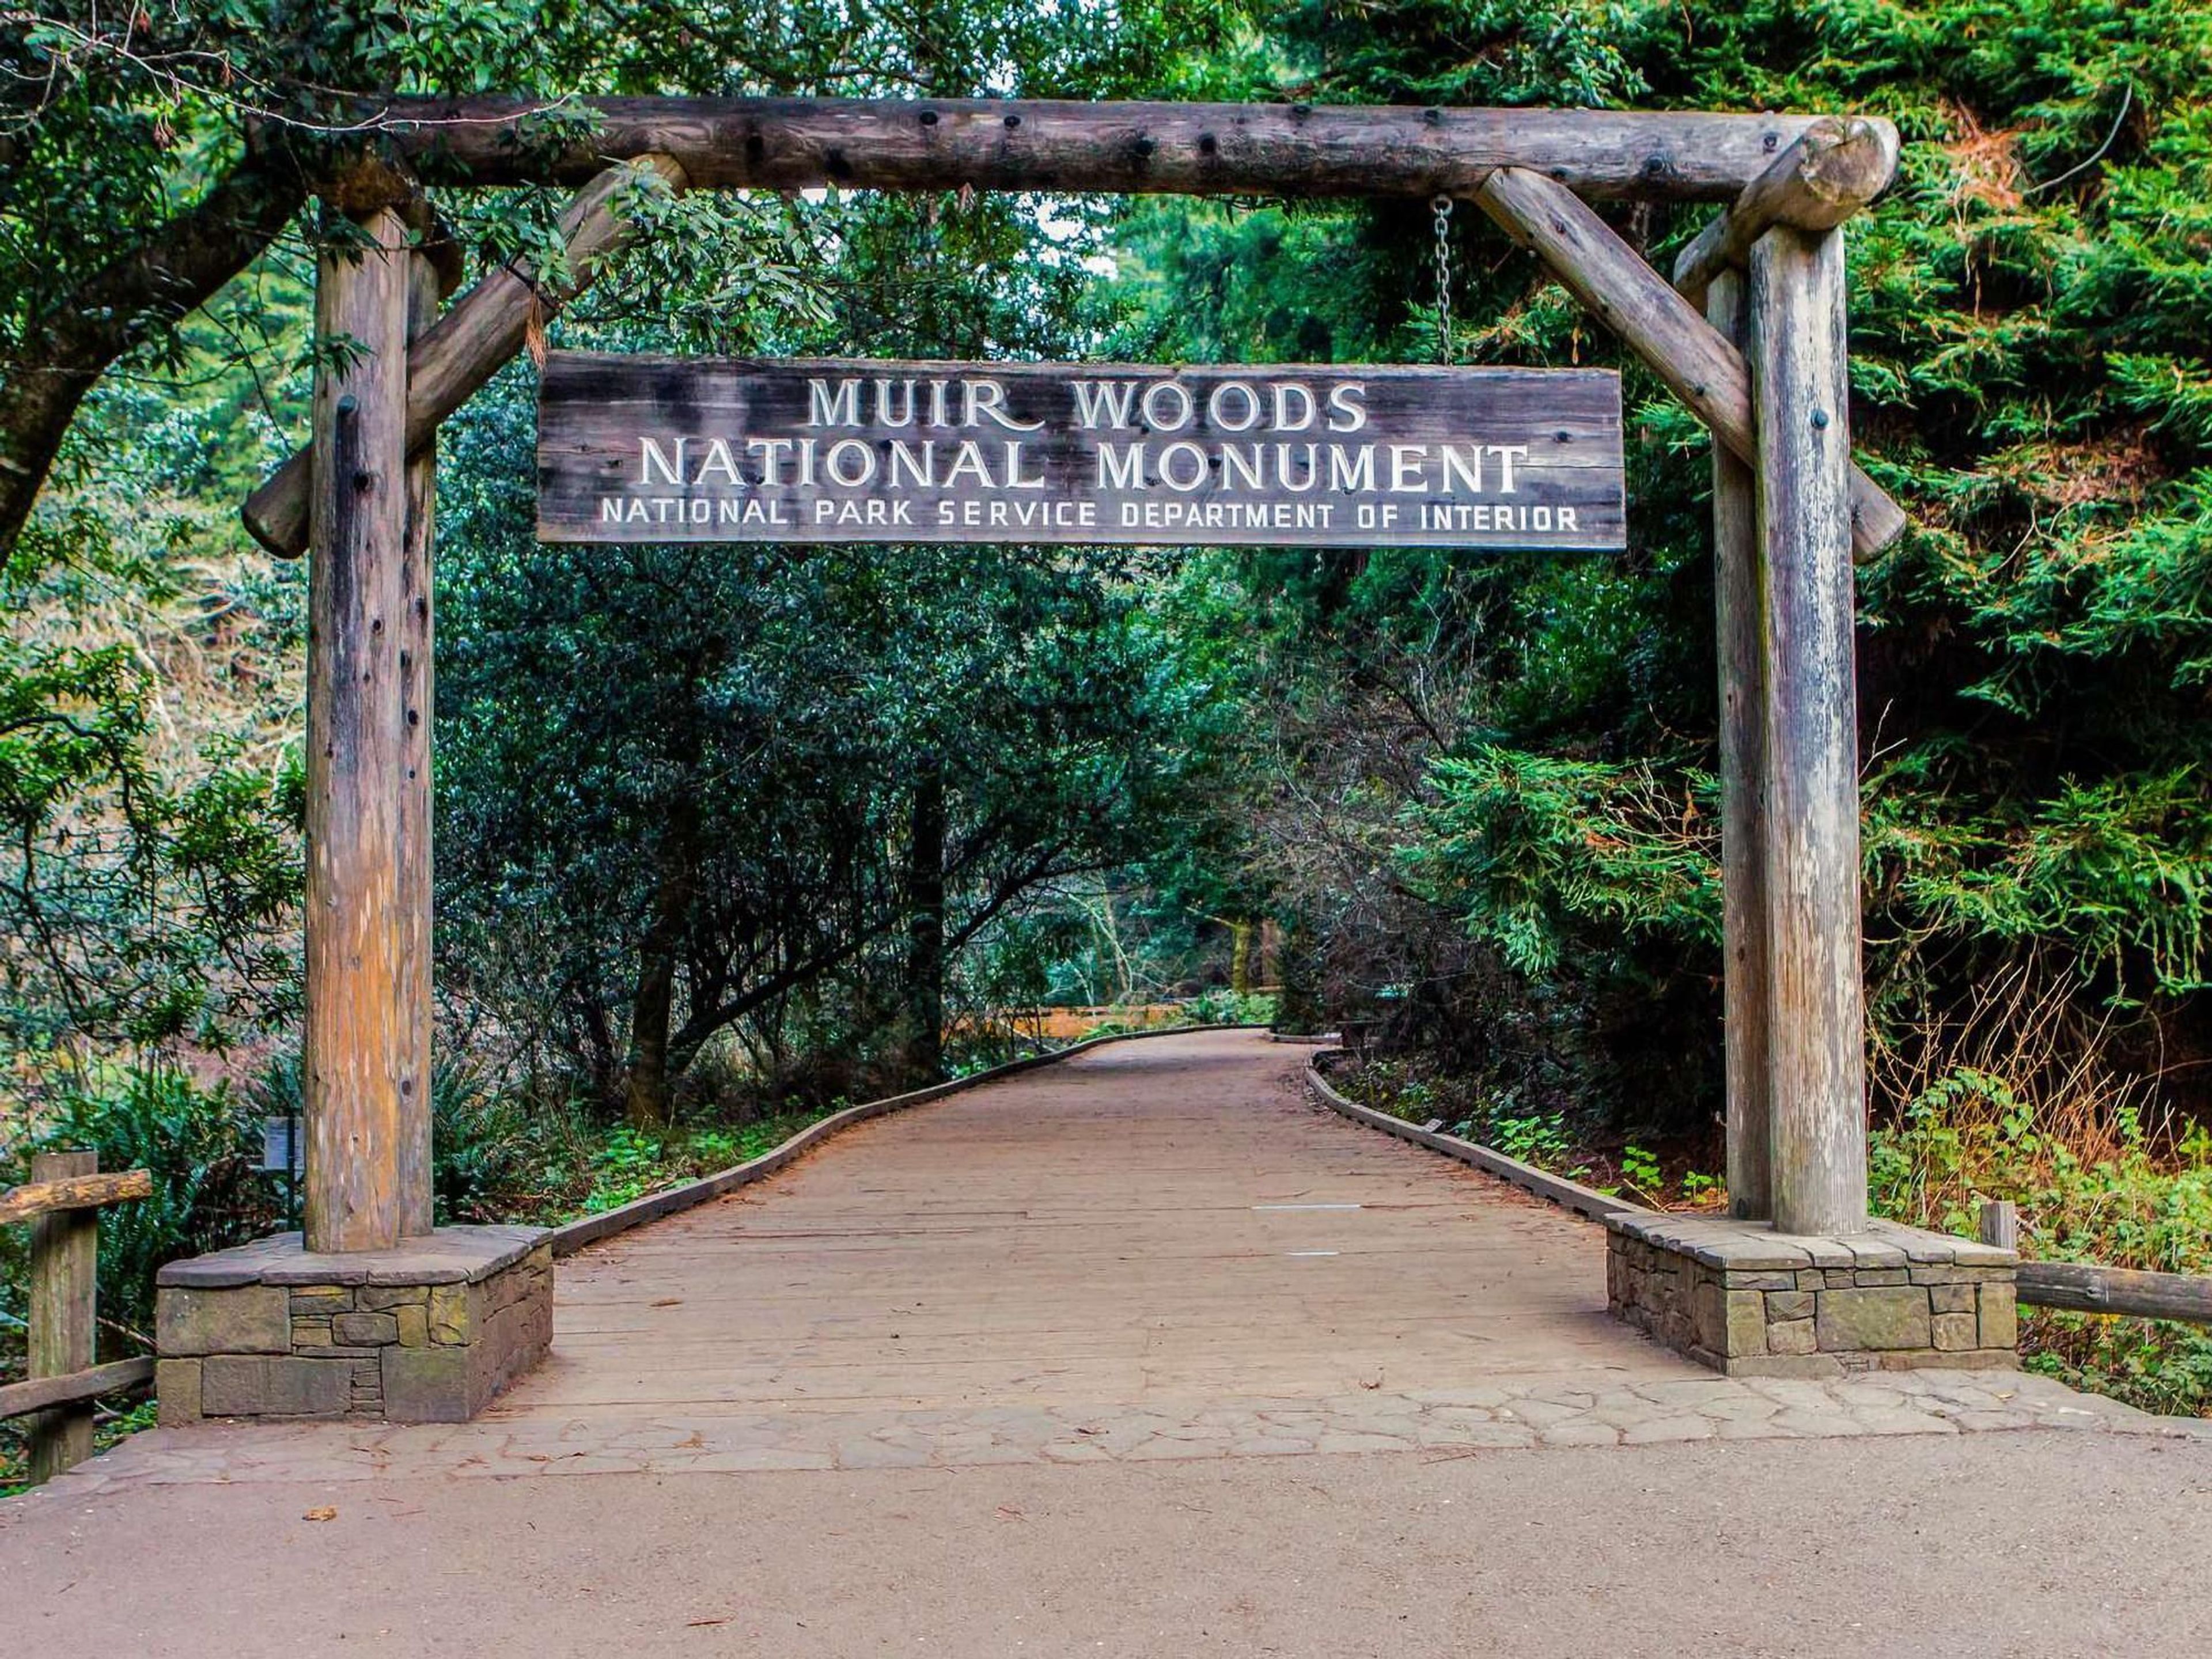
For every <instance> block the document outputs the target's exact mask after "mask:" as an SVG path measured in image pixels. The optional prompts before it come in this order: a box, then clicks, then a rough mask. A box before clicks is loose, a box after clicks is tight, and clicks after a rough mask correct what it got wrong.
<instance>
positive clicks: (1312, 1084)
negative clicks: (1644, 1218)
mask: <svg viewBox="0 0 2212 1659" xmlns="http://www.w3.org/2000/svg"><path fill="white" fill-rule="evenodd" d="M1344 1052H1345V1050H1343V1049H1341V1048H1333V1049H1329V1050H1328V1051H1327V1052H1326V1053H1324V1054H1316V1055H1315V1056H1314V1059H1315V1060H1324V1059H1327V1058H1328V1055H1329V1054H1342V1053H1344ZM1306 1092H1307V1093H1308V1094H1310V1095H1311V1096H1312V1097H1314V1098H1315V1099H1316V1100H1317V1101H1319V1102H1321V1103H1322V1105H1324V1106H1327V1107H1328V1108H1329V1109H1331V1110H1332V1111H1334V1112H1339V1113H1340V1114H1342V1115H1344V1116H1346V1117H1348V1118H1350V1119H1352V1121H1354V1122H1356V1123H1364V1124H1366V1125H1367V1126H1368V1127H1370V1128H1372V1129H1380V1130H1382V1131H1383V1133H1384V1134H1389V1135H1395V1136H1397V1137H1398V1139H1401V1140H1410V1141H1413V1143H1414V1144H1415V1145H1417V1146H1426V1147H1427V1148H1428V1149H1429V1150H1430V1151H1431V1152H1442V1153H1443V1155H1444V1156H1445V1157H1446V1158H1457V1159H1458V1160H1459V1161H1460V1162H1461V1163H1462V1164H1473V1165H1474V1167H1475V1168H1476V1169H1478V1170H1482V1171H1483V1172H1484V1173H1485V1174H1486V1175H1494V1176H1498V1178H1499V1179H1500V1180H1501V1181H1510V1182H1512V1183H1513V1184H1514V1185H1515V1186H1516V1187H1518V1188H1521V1189H1522V1191H1524V1192H1529V1193H1534V1194H1535V1195H1536V1196H1537V1197H1539V1198H1542V1199H1548V1200H1551V1201H1552V1202H1553V1203H1554V1204H1556V1205H1558V1206H1559V1207H1560V1208H1561V1209H1563V1210H1571V1211H1573V1212H1574V1213H1575V1214H1577V1215H1578V1216H1583V1217H1585V1218H1588V1219H1589V1220H1591V1221H1603V1220H1604V1219H1605V1218H1606V1217H1607V1216H1609V1215H1621V1214H1625V1213H1630V1212H1633V1213H1637V1214H1641V1215H1650V1214H1651V1213H1653V1212H1651V1211H1650V1210H1647V1209H1646V1208H1645V1207H1644V1206H1643V1205H1641V1204H1634V1203H1631V1202H1630V1201H1629V1200H1627V1199H1625V1198H1608V1197H1607V1195H1606V1194H1603V1193H1601V1192H1599V1191H1598V1190H1597V1189H1596V1188H1594V1187H1585V1186H1583V1184H1582V1182H1578V1181H1569V1180H1568V1179H1567V1178H1566V1177H1565V1176H1555V1175H1548V1174H1547V1173H1546V1172H1545V1171H1543V1170H1540V1169H1538V1168H1536V1166H1535V1165H1534V1164H1523V1163H1522V1161H1521V1160H1520V1159H1519V1158H1508V1157H1506V1156H1505V1154H1504V1153H1503V1152H1493V1151H1492V1150H1491V1149H1490V1148H1489V1147H1487V1146H1476V1145H1475V1144H1474V1142H1473V1141H1471V1140H1462V1139H1460V1138H1459V1137H1458V1136H1457V1135H1448V1134H1444V1133H1442V1132H1441V1131H1438V1130H1436V1129H1424V1128H1422V1127H1420V1126H1419V1124H1414V1123H1408V1122H1407V1121H1405V1120H1404V1119H1403V1118H1396V1117H1392V1116H1391V1115H1389V1113H1388V1112H1378V1111H1376V1109H1374V1108H1373V1107H1371V1106H1362V1105H1360V1104H1359V1103H1358V1102H1356V1101H1351V1100H1346V1098H1345V1097H1343V1096H1342V1095H1340V1094H1339V1093H1337V1091H1335V1090H1334V1089H1332V1088H1330V1087H1329V1086H1328V1082H1327V1080H1326V1079H1323V1078H1322V1074H1321V1071H1320V1068H1319V1066H1316V1065H1313V1064H1309V1065H1308V1066H1306Z"/></svg>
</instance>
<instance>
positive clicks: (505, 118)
mask: <svg viewBox="0 0 2212 1659" xmlns="http://www.w3.org/2000/svg"><path fill="white" fill-rule="evenodd" d="M548 112H560V118H559V119H557V120H549V119H548V118H547V113H548ZM579 112H588V113H589V114H590V115H591V116H592V117H593V118H594V120H595V123H596V125H595V126H594V128H593V130H592V131H591V132H590V133H589V134H588V136H584V137H578V136H577V132H576V125H575V121H574V116H575V115H576V114H577V113H579ZM363 113H364V117H365V118H368V119H371V120H374V121H376V122H377V123H378V125H380V126H382V127H383V129H384V130H385V131H386V133H387V134H388V135H389V136H390V137H391V138H392V142H393V143H395V145H396V147H397V148H398V150H399V152H400V153H401V154H403V155H406V156H408V157H410V158H411V159H412V160H413V161H415V162H416V164H417V165H418V166H419V167H421V169H422V174H423V176H424V177H425V178H426V179H432V180H435V181H447V180H450V181H453V182H466V183H471V184H480V185H497V184H523V183H568V184H573V183H577V182H580V180H582V179H587V178H589V177H591V176H592V174H593V173H596V172H598V171H599V168H601V167H605V165H606V164H607V163H608V162H609V161H619V160H623V159H624V158H627V157H634V156H639V155H647V154H651V153H656V152H657V153H660V154H664V155H671V156H673V157H674V158H675V159H676V160H677V161H678V162H680V163H681V164H682V165H683V167H684V171H685V172H686V173H688V174H689V175H690V179H691V182H692V184H693V185H695V186H696V187H697V188H701V189H768V190H805V189H811V188H814V187H816V186H818V185H841V186H843V187H845V188H848V189H866V190H957V189H959V188H960V187H962V186H963V185H972V186H974V187H975V189H978V190H1015V191H1122V192H1127V193H1131V194H1146V193H1158V192H1175V193H1182V194H1190V195H1200V196H1291V197H1295V196H1323V197H1326V196H1340V197H1342V196H1416V197H1426V196H1431V195H1433V194H1435V193H1437V191H1448V192H1449V193H1451V194H1454V195H1466V194H1468V193H1470V192H1471V191H1474V189H1475V188H1476V187H1477V186H1478V185H1480V184H1481V182H1482V180H1483V179H1484V177H1485V176H1486V175H1487V174H1488V173H1489V172H1490V171H1491V170H1492V168H1494V167H1530V168H1534V169H1537V170H1540V171H1541V172H1543V173H1547V174H1549V175H1550V176H1552V177H1553V178H1556V179H1559V180H1560V181H1561V182H1562V183H1564V184H1565V185H1566V186H1567V187H1568V188H1570V189H1571V190H1574V191H1579V192H1581V193H1583V194H1584V195H1589V196H1595V197H1637V198H1643V199H1669V198H1672V199H1685V198H1686V199H1703V200H1715V201H1725V200H1727V199H1728V198H1729V197H1733V196H1735V194H1736V192H1737V191H1740V190H1741V189H1742V188H1743V186H1744V185H1747V184H1748V183H1750V182H1751V180H1752V179H1754V178H1756V177H1757V176H1758V175H1759V172H1760V171H1761V170H1762V169H1763V168H1765V167H1766V166H1767V165H1768V164H1769V163H1770V162H1771V161H1773V159H1774V157H1775V156H1776V155H1778V154H1779V153H1780V152H1781V151H1782V150H1783V149H1784V148H1785V147H1786V146H1788V145H1789V144H1790V142H1791V141H1792V140H1794V139H1795V138H1796V137H1797V136H1798V135H1799V134H1800V133H1802V132H1803V131H1805V130H1806V129H1807V128H1808V126H1809V125H1811V124H1812V122H1813V121H1814V119H1815V118H1814V117H1811V116H1795V115H1712V114H1704V113H1696V112H1666V113H1657V114H1646V113H1639V112H1631V111H1613V110H1552V109H1444V108H1425V109H1424V108H1411V107H1383V108H1375V107H1358V106H1343V105H1305V104H1182V103H1110V102H1073V101H1066V102H1055V101H1037V100H957V99H946V100H863V99H806V98H688V99H687V98H576V99H569V100H562V101H561V102H559V103H557V104H555V103H549V102H544V101H538V100H527V99H519V98H469V99H461V100H435V99H397V100H391V101H389V102H387V103H386V104H385V105H383V106H380V108H379V109H376V110H373V111H364V112H363Z"/></svg>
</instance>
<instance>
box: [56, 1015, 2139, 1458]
mask: <svg viewBox="0 0 2212 1659" xmlns="http://www.w3.org/2000/svg"><path fill="white" fill-rule="evenodd" d="M1306 1058H1307V1054H1306V1051H1304V1050H1303V1049H1300V1048H1291V1047H1287V1046H1285V1045H1281V1044H1273V1043H1269V1042H1267V1041H1265V1040H1264V1038H1261V1037H1259V1036H1254V1035H1252V1034H1250V1033H1245V1032H1208V1033H1201V1034H1195V1035H1192V1036H1178V1037H1156V1038H1151V1039H1147V1040H1146V1041H1144V1042H1129V1043H1121V1044H1115V1045H1110V1046H1109V1047H1107V1048H1102V1049H1099V1050H1097V1051H1095V1052H1093V1053H1091V1054H1085V1055H1083V1056H1081V1057H1080V1058H1079V1059H1077V1060H1072V1061H1069V1062H1067V1063H1066V1064H1065V1065H1062V1066H1050V1067H1047V1068H1045V1069H1043V1070H1042V1071H1038V1072H1033V1073H1028V1074H1026V1075H1024V1076H1022V1077H1019V1078H1016V1079H1010V1080H1008V1081H1006V1082H1003V1083H998V1084H993V1085H987V1086H986V1087H982V1088H979V1089H977V1090H975V1091H972V1092H970V1093H968V1094H963V1095H956V1096H954V1097H951V1098H949V1099H947V1100H945V1101H942V1102H939V1103H933V1104H931V1105H928V1106H925V1107H921V1108H918V1109H914V1110H912V1111H909V1112H907V1113H904V1114H901V1115H894V1116H891V1117H887V1118H879V1119H877V1120H874V1121H872V1122H869V1123H866V1124H864V1125H862V1126H860V1127H857V1128H855V1129H854V1130H852V1131H849V1132H848V1133H846V1134H844V1135H842V1136H840V1137H839V1138H837V1139H836V1140H834V1141H832V1142H830V1143H829V1145H828V1146H825V1147H824V1148H823V1150H821V1151H820V1152H817V1153H815V1154H814V1155H813V1156H812V1157H811V1158H808V1159H807V1160H805V1162H803V1163H802V1164H799V1165H798V1166H796V1167H795V1168H794V1169H793V1170H792V1171H791V1172H790V1173H789V1175H788V1176H787V1177H785V1178H783V1179H781V1180H779V1181H776V1182H773V1183H769V1184H767V1185H764V1186H761V1187H755V1188H748V1189H746V1190H745V1191H744V1192H743V1193H741V1194H738V1195H736V1196H733V1197H732V1198H729V1199H726V1200H721V1201H720V1202H718V1203H715V1204H712V1205H708V1206H702V1208H700V1209H697V1210H695V1211H691V1212H688V1213H686V1214H684V1215H681V1216H678V1217H675V1218H671V1219H669V1220H667V1221H664V1222H660V1223H658V1224H655V1225H651V1226H648V1227H645V1228H641V1229H640V1230H638V1231H635V1232H632V1233H630V1234H628V1235H625V1236H623V1237H619V1238H617V1239H615V1240H612V1241H610V1242H609V1243H606V1244H605V1245H602V1246H600V1247H599V1248H597V1249H592V1250H589V1251H586V1253H584V1254H583V1255H580V1256H577V1257H575V1258H574V1259H572V1260H570V1261H567V1262H565V1263H563V1264H562V1267H561V1270H560V1275H559V1293H558V1297H557V1305H556V1318H555V1325H556V1332H555V1343H554V1352H553V1355H552V1357H551V1358H550V1359H549V1360H548V1361H547V1362H546V1364H544V1366H542V1367H541V1368H540V1369H539V1370H538V1371H537V1372H536V1373H535V1374H534V1375H532V1376H530V1377H529V1378H527V1379H526V1380H525V1381H524V1382H523V1383H521V1384H520V1386H519V1387H517V1388H516V1389H514V1391H513V1393H512V1394H510V1395H508V1396H507V1398H506V1399H504V1400H503V1401H501V1402H500V1403H499V1404H498V1405H497V1406H495V1407H494V1409H493V1410H492V1411H491V1413H489V1414H488V1415H487V1416H485V1417H484V1418H482V1419H479V1420H478V1421H477V1422H475V1423H471V1424H468V1425H460V1426H458V1427H407V1428H366V1429H364V1428H349V1427H346V1426H343V1425H326V1424H301V1425H294V1426H290V1427H277V1426H255V1427H235V1428H228V1429H225V1428H207V1429H193V1430H190V1431H161V1432H158V1433H155V1434H149V1435H142V1436H140V1437H137V1439H135V1440H134V1441H132V1442H131V1443H130V1444H129V1445H127V1446H125V1447H124V1448H122V1449H119V1450H118V1451H116V1452H114V1453H112V1454H111V1455H109V1456H107V1457H106V1458H103V1459H101V1460H100V1461H99V1462H98V1463H96V1464H94V1465H93V1466H92V1467H90V1468H87V1469H86V1470H85V1471H84V1472H82V1474H78V1475H76V1476H75V1477H73V1478H72V1480H73V1484H75V1485H76V1486H80V1487H81V1488H82V1489H84V1490H94V1489H117V1488H121V1487H125V1486H142V1485H146V1484H149V1483H155V1482H163V1481H175V1480H185V1481H194V1480H296V1479H312V1480H345V1479H368V1478H376V1477H390V1476H392V1475H396V1474H422V1475H434V1474H456V1475H461V1476H474V1475H512V1474H538V1473H546V1474H606V1473H610V1472H631V1473H648V1474H654V1473H657V1474H681V1473H720V1472H728V1471H733V1470H762V1469H801V1468H847V1469H853V1468H896V1467H908V1466H922V1465H938V1466H963V1465H977V1464H986V1463H1002V1462H1103V1461H1106V1460H1109V1459H1122V1458H1127V1459H1137V1460H1144V1459H1154V1458H1178V1459H1180V1458H1194V1457H1219V1456H1237V1455H1284V1454H1295V1453H1304V1452H1322V1453H1331V1452H1355V1451H1389V1450H1407V1449H1477V1448H1482V1447H1521V1446H1532V1445H1538V1444H1542V1445H1551V1446H1561V1445H1565V1446H1595V1445H1613V1444H1615V1443H1628V1444H1637V1443H1645V1442H1651V1441H1662V1440H1703V1439H1746V1438H1759V1439H1768V1438H1791V1437H1856V1436H1860V1435H1867V1434H1951V1433H1955V1432H1959V1431H1971V1430H1988V1429H2015V1428H2025V1427H2049V1428H2082V1429H2093V1430H2120V1431H2143V1432H2155V1431H2160V1429H2161V1428H2162V1427H2164V1426H2166V1425H2160V1423H2159V1422H2158V1420H2157V1419H2150V1418H2147V1417H2144V1416H2143V1415H2142V1414H2141V1413H2135V1412H2132V1411H2130V1410H2129V1409H2127V1408H2126V1407H2120V1406H2118V1405H2115V1404H2113V1403H2112V1402H2110V1401H2103V1400H2099V1399H2094V1398H2092V1397H2088V1396H2084V1395H2076V1394H2075V1393H2073V1392H2072V1391H2071V1390H2069V1389H2064V1388H2063V1387H2061V1386H2059V1385H2058V1384H2057V1383H2051V1382H2048V1381H2046V1380H2044V1379H2041V1378H2037V1377H2032V1376H2019V1375H2015V1374H2005V1373H2000V1374H1990V1373H1978V1372H1935V1371H1929V1372H1908V1373H1895V1374H1888V1375H1882V1376H1875V1377H1870V1378H1869V1379H1867V1380H1864V1381H1857V1382H1842V1383H1804V1382H1778V1381H1763V1380H1741V1379H1732V1378H1726V1377H1718V1376H1713V1375H1712V1374H1711V1373H1710V1372H1708V1371H1706V1370H1703V1369H1701V1368H1699V1367H1698V1366H1695V1365H1692V1364H1690V1363H1689V1362H1688V1361H1686V1360H1684V1359H1681V1358H1679V1357H1677V1356H1676V1355H1674V1354H1673V1353H1671V1352H1668V1351H1666V1350H1664V1349H1662V1348H1660V1347H1658V1346H1655V1345H1654V1344H1652V1343H1650V1342H1649V1341H1648V1340H1645V1339H1644V1338H1643V1337H1641V1336H1639V1335H1638V1334H1635V1333H1634V1332H1632V1331H1631V1330H1629V1329H1628V1328H1626V1327H1624V1326H1622V1325H1620V1323H1618V1322H1615V1321H1614V1320H1613V1319H1612V1318H1611V1317H1610V1316H1608V1315H1607V1312H1606V1309H1605V1298H1604V1282H1605V1235H1604V1233H1603V1231H1602V1230H1601V1229H1599V1228H1597V1227H1595V1226H1593V1225H1589V1223H1587V1222H1584V1221H1581V1220H1578V1219H1577V1218H1574V1217H1571V1216H1569V1215H1567V1214H1565V1212H1561V1211H1559V1210H1558V1209H1556V1208H1554V1207H1553V1206H1550V1205H1547V1204H1546V1203H1544V1202H1542V1201H1541V1200H1537V1199H1534V1198H1531V1197H1528V1195H1526V1194H1522V1193H1521V1192H1520V1191H1518V1190H1517V1189H1516V1188H1511V1187H1509V1186H1507V1185H1505V1184H1504V1183H1503V1182H1498V1181H1496V1180H1493V1179H1492V1178H1491V1177H1489V1176H1485V1175H1482V1174H1480V1173H1478V1172H1477V1171H1474V1170H1469V1169H1467V1168H1465V1167H1464V1166H1462V1165H1460V1164H1454V1163H1452V1162H1450V1161H1449V1160H1447V1159H1444V1158H1438V1157H1437V1156H1436V1155H1435V1154H1433V1153H1431V1152H1426V1151H1425V1150H1423V1149H1420V1148H1418V1147H1413V1146H1407V1145H1405V1144H1404V1143H1402V1142H1400V1141H1397V1140H1394V1139H1390V1138H1389V1136H1386V1135H1381V1134H1377V1133H1375V1132H1374V1131H1372V1130H1370V1129H1367V1128H1364V1127H1360V1126H1358V1125H1356V1124H1352V1123H1349V1122H1346V1121H1345V1120H1344V1119H1342V1118H1340V1117H1339V1116H1337V1115H1334V1113H1331V1112H1328V1111H1326V1110H1323V1109H1319V1108H1316V1107H1315V1106H1313V1105H1311V1104H1310V1103H1308V1102H1307V1101H1306V1100H1305V1098H1304V1096H1303V1093H1302V1091H1300V1089H1299V1086H1298V1077H1299V1073H1301V1071H1302V1069H1303V1067H1304V1063H1305V1060H1306Z"/></svg>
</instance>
